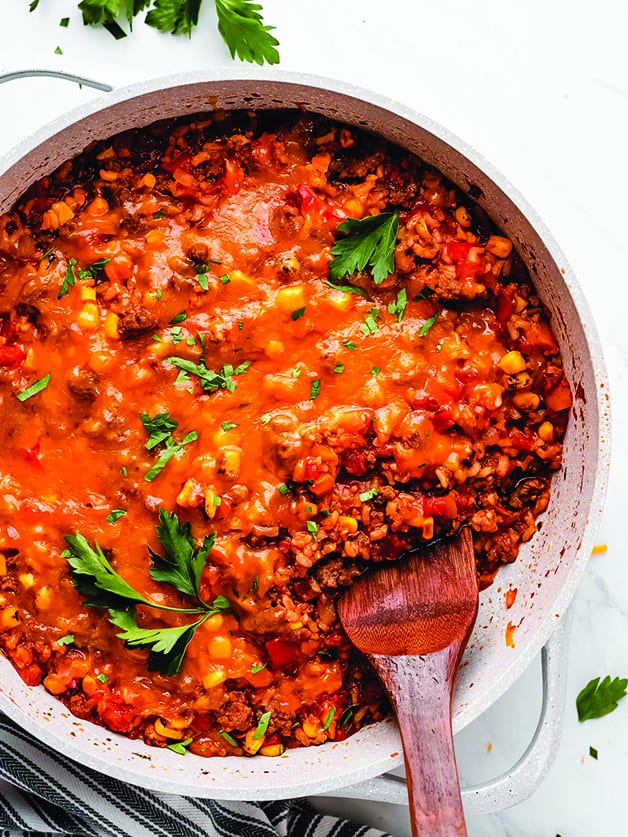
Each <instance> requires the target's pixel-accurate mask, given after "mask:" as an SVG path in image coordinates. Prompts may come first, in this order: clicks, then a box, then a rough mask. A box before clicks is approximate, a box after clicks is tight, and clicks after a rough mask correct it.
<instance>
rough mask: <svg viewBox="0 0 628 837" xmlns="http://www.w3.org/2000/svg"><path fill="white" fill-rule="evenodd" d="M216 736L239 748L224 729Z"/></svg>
mask: <svg viewBox="0 0 628 837" xmlns="http://www.w3.org/2000/svg"><path fill="white" fill-rule="evenodd" d="M251 671H253V669H251ZM217 735H219V736H220V737H221V738H224V739H225V741H226V742H227V744H231V746H232V747H239V746H240V745H239V744H238V742H237V741H236V740H235V738H234V737H233V736H232V735H229V733H228V732H227V731H226V730H224V729H219V730H218V732H217Z"/></svg>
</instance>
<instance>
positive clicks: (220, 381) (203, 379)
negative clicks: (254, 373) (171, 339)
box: [166, 355, 251, 392]
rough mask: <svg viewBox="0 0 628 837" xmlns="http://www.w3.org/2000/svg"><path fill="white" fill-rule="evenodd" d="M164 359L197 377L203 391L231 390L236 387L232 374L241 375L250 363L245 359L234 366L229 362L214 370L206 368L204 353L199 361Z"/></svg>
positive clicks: (174, 358)
mask: <svg viewBox="0 0 628 837" xmlns="http://www.w3.org/2000/svg"><path fill="white" fill-rule="evenodd" d="M166 360H167V361H168V363H171V364H172V365H173V366H176V367H177V369H180V370H181V371H182V372H185V374H186V375H195V376H196V377H197V378H198V379H199V382H200V384H201V389H203V390H204V392H215V391H216V390H217V389H226V390H228V391H229V392H233V391H234V389H235V388H236V382H235V381H234V380H233V376H234V375H243V374H244V373H245V372H246V370H247V369H248V368H249V366H250V365H251V361H250V360H245V361H243V362H242V363H240V364H239V365H238V366H236V367H234V366H233V365H232V364H231V363H225V364H224V365H223V367H222V369H221V370H220V372H214V370H213V369H208V368H207V365H206V363H205V357H204V355H203V356H201V359H200V361H199V363H194V361H192V360H186V358H183V357H176V356H173V357H169V358H166ZM177 380H178V379H177Z"/></svg>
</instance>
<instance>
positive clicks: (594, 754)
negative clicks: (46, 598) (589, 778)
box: [57, 640, 598, 761]
mask: <svg viewBox="0 0 628 837" xmlns="http://www.w3.org/2000/svg"><path fill="white" fill-rule="evenodd" d="M57 642H58V640H57ZM589 755H590V756H591V758H592V759H595V760H596V761H597V757H598V752H597V750H596V749H595V747H589Z"/></svg>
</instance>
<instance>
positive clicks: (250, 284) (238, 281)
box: [229, 270, 257, 291]
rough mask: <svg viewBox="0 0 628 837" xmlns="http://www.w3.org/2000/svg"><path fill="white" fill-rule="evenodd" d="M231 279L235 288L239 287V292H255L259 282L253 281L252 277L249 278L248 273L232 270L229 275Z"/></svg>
mask: <svg viewBox="0 0 628 837" xmlns="http://www.w3.org/2000/svg"><path fill="white" fill-rule="evenodd" d="M229 279H230V280H231V284H232V286H233V287H237V288H238V289H239V290H245V291H247V290H254V289H256V288H257V282H256V281H255V279H253V277H252V276H248V275H247V274H246V273H242V271H241V270H232V271H231V272H230V273H229Z"/></svg>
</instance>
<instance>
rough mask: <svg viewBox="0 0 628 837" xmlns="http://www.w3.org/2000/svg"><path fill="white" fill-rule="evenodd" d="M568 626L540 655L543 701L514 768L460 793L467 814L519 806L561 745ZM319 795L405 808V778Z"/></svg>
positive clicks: (389, 776) (562, 623) (386, 778)
mask: <svg viewBox="0 0 628 837" xmlns="http://www.w3.org/2000/svg"><path fill="white" fill-rule="evenodd" d="M569 622H570V619H569V613H567V615H566V616H565V617H564V618H563V619H561V621H560V622H559V624H558V626H557V628H556V629H555V631H554V633H553V634H552V636H551V637H550V639H549V640H548V641H547V644H546V645H545V646H544V647H543V649H542V651H541V675H542V682H543V702H542V706H541V713H540V716H539V721H538V724H537V727H536V730H535V731H534V735H533V737H532V740H531V742H530V744H529V745H528V747H527V749H526V751H525V752H524V754H523V755H522V756H521V758H520V759H519V760H518V761H517V763H516V764H515V765H514V766H513V767H512V768H511V769H510V770H507V771H506V772H505V773H502V774H501V776H498V777H497V778H496V779H493V780H492V781H490V782H484V783H482V784H480V785H474V786H470V787H466V788H463V789H462V802H463V805H464V809H465V813H466V814H467V815H473V814H491V813H495V812H496V811H502V810H504V809H505V808H510V807H512V806H513V805H517V804H518V803H519V802H523V801H524V800H525V799H527V798H528V797H529V796H531V795H532V794H533V793H534V791H535V790H536V789H537V787H538V786H539V785H540V784H541V781H542V780H543V778H544V777H545V774H546V773H547V771H548V770H549V769H550V767H551V765H552V762H553V761H554V758H555V756H556V751H557V750H558V745H559V743H560V730H561V726H562V720H563V710H564V706H565V692H566V687H567V666H566V660H567V641H568V635H569ZM321 796H333V797H346V798H350V799H366V800H369V801H372V802H389V803H393V804H396V805H407V804H408V790H407V786H406V781H405V779H404V778H403V777H400V776H394V775H392V774H387V773H385V774H384V775H383V776H377V777H375V778H374V779H369V780H367V781H365V782H360V783H359V784H357V785H351V786H350V787H347V788H340V789H339V790H335V791H333V792H331V793H327V794H321Z"/></svg>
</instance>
